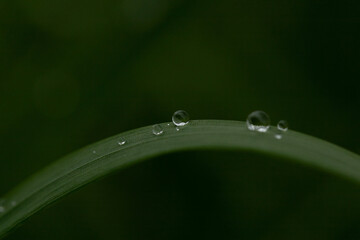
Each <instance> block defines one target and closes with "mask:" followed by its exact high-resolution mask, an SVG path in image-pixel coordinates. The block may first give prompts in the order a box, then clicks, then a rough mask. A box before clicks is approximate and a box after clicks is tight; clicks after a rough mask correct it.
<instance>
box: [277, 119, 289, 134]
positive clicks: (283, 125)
mask: <svg viewBox="0 0 360 240" xmlns="http://www.w3.org/2000/svg"><path fill="white" fill-rule="evenodd" d="M277 128H278V129H279V130H280V131H283V132H286V131H287V130H288V128H289V124H288V122H287V121H285V120H281V121H279V123H278V124H277Z"/></svg>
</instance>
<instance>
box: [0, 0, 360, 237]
mask: <svg viewBox="0 0 360 240" xmlns="http://www.w3.org/2000/svg"><path fill="white" fill-rule="evenodd" d="M359 42H360V4H359V3H358V2H357V1H352V0H344V1H330V0H328V1H322V0H321V1H310V0H295V1H285V0H274V1H265V0H236V1H235V0H222V1H220V0H208V1H203V0H168V1H167V0H119V1H115V0H102V1H100V0H87V1H85V0H77V1H70V0H61V1H59V0H52V1H45V0H32V1H27V0H11V1H0V146H1V155H0V161H1V165H0V166H1V167H0V196H1V195H3V194H5V193H6V192H7V191H8V190H10V189H11V188H13V187H14V186H16V185H17V184H18V183H20V182H21V181H22V180H24V179H26V178H27V177H28V176H30V175H31V174H33V173H34V172H36V171H37V170H39V169H41V168H43V167H44V166H46V165H48V164H50V163H52V162H53V161H55V160H56V159H58V158H59V157H61V156H63V155H65V154H67V153H69V152H71V151H74V150H76V149H78V148H80V147H83V146H85V145H87V144H90V143H93V142H95V141H98V140H101V139H103V138H106V137H109V136H112V135H115V134H117V133H120V132H123V131H126V130H130V129H134V128H138V127H141V126H145V125H151V124H154V123H158V122H165V121H170V118H171V115H172V113H173V112H174V111H176V110H178V109H184V110H186V111H188V112H189V113H190V115H191V117H192V119H229V120H245V119H246V116H247V115H248V114H249V113H250V112H252V111H254V110H264V111H265V112H267V113H268V114H269V115H270V117H271V119H272V124H273V125H275V124H276V122H277V121H279V120H281V119H286V120H288V122H289V125H290V128H291V129H293V130H296V131H301V132H304V133H307V134H310V135H313V136H316V137H319V138H322V139H325V140H328V141H330V142H333V143H335V144H338V145H340V146H342V147H344V148H347V149H349V150H351V151H353V152H355V153H358V154H359V153H360V145H359V135H360V129H359V122H360V120H359V119H360V111H359V109H360V72H359V69H360V46H359ZM359 200H360V188H359V187H358V186H355V185H353V184H351V183H349V182H346V181H344V180H341V179H337V178H335V177H333V176H329V175H327V174H325V173H320V172H318V171H315V170H311V169H308V168H305V167H302V166H297V165H291V164H289V163H286V162H283V161H281V160H279V159H270V158H269V157H267V156H266V157H265V156H258V155H254V154H249V153H239V152H201V151H197V152H187V153H177V154H171V155H166V156H163V157H160V158H156V159H152V160H150V161H147V162H144V163H142V164H139V165H137V166H132V167H130V168H128V169H126V170H123V171H121V172H117V173H115V174H114V175H112V176H110V177H106V178H105V179H103V180H101V181H98V182H96V183H93V184H90V185H89V186H86V187H85V188H83V189H81V190H79V191H77V192H76V193H73V194H71V195H70V196H68V197H66V198H65V199H63V200H61V201H60V202H58V203H56V204H55V205H53V206H51V207H49V208H48V209H46V210H44V211H41V212H40V213H39V214H37V215H36V216H34V217H32V218H31V219H29V220H28V221H27V222H25V224H24V225H23V226H21V227H20V228H18V229H17V230H16V231H15V232H14V233H13V234H11V235H9V236H8V239H14V240H15V239H88V240H89V239H114V238H116V239H157V240H158V239H184V238H186V239H199V238H201V239H219V238H221V239H305V238H307V239H360V224H359V223H360V217H359V216H360V206H359V204H358V202H359Z"/></svg>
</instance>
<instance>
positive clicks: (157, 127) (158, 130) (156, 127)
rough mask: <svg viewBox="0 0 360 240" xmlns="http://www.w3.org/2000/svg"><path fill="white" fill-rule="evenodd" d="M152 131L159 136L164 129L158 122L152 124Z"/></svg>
mask: <svg viewBox="0 0 360 240" xmlns="http://www.w3.org/2000/svg"><path fill="white" fill-rule="evenodd" d="M152 132H153V134H154V135H156V136H159V135H161V134H163V132H164V130H163V128H162V127H161V126H160V125H159V124H156V125H154V126H153V129H152Z"/></svg>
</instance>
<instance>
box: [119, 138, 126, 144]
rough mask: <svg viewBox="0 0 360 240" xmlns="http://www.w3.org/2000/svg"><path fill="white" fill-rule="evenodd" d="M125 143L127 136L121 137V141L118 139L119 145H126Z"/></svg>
mask: <svg viewBox="0 0 360 240" xmlns="http://www.w3.org/2000/svg"><path fill="white" fill-rule="evenodd" d="M125 143H126V140H125V138H120V139H119V141H118V145H119V146H122V145H124V144H125Z"/></svg>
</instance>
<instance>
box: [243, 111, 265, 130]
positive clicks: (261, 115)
mask: <svg viewBox="0 0 360 240" xmlns="http://www.w3.org/2000/svg"><path fill="white" fill-rule="evenodd" d="M246 124H247V127H248V129H249V130H251V131H257V132H266V131H267V130H268V129H269V127H270V117H269V116H268V115H267V114H266V113H265V112H263V111H255V112H252V113H250V114H249V116H248V118H247V119H246Z"/></svg>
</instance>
